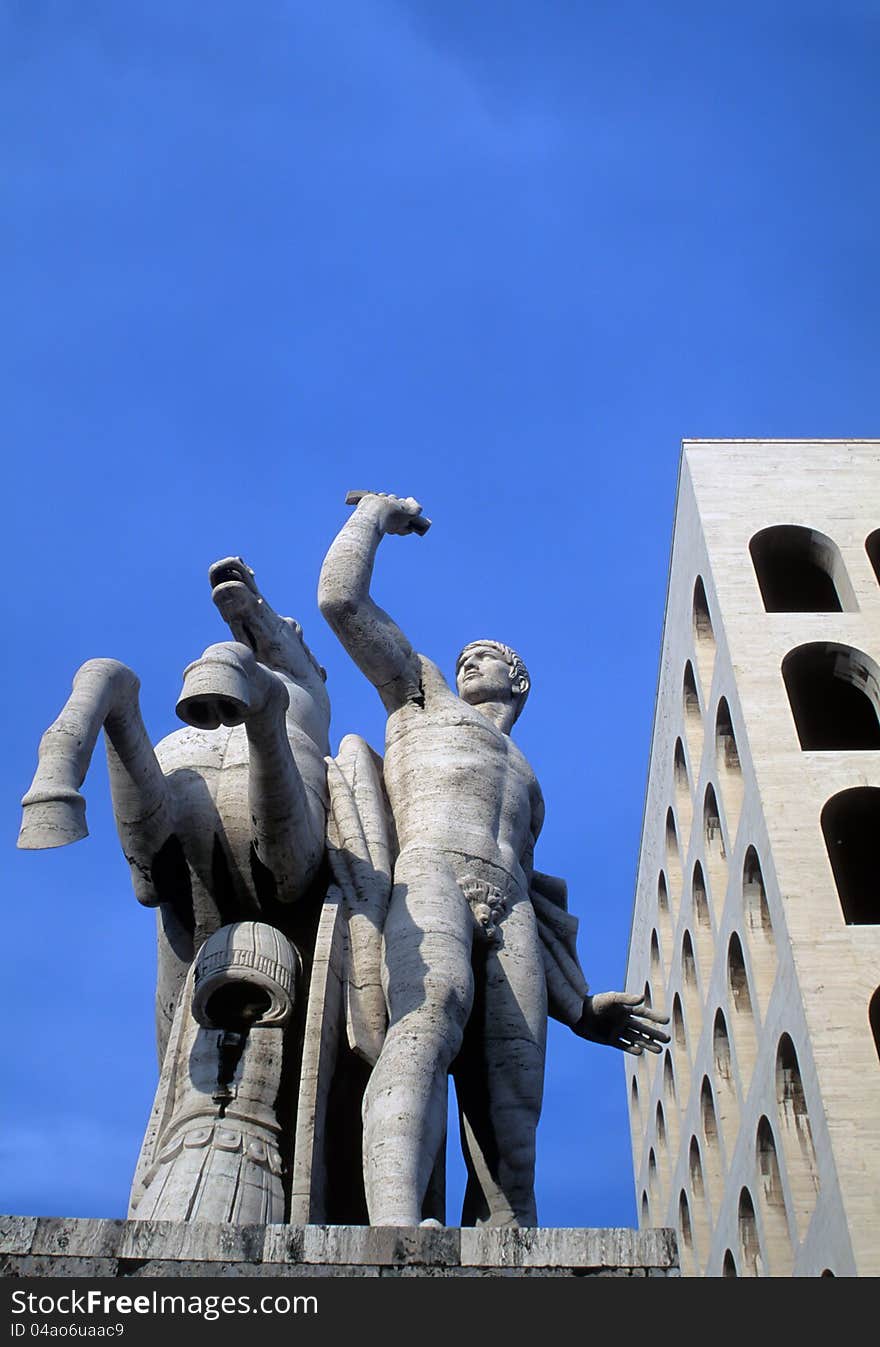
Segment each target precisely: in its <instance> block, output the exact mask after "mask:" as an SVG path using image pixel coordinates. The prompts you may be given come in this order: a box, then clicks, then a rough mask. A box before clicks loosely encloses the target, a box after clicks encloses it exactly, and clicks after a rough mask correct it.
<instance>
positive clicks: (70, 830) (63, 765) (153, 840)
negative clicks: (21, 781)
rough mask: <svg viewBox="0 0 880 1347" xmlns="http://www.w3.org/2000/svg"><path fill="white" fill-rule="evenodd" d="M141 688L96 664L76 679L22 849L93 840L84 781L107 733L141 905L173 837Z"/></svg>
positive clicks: (42, 754) (47, 747)
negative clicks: (140, 697) (143, 711)
mask: <svg viewBox="0 0 880 1347" xmlns="http://www.w3.org/2000/svg"><path fill="white" fill-rule="evenodd" d="M139 687H140V683H139V681H138V678H137V676H136V675H135V674H134V673H132V671H131V669H129V668H127V667H126V666H125V665H124V664H120V663H119V661H118V660H113V659H93V660H89V661H88V662H87V663H86V664H83V665H82V667H81V668H80V669H79V670H78V671H77V673H76V676H75V677H74V680H73V690H72V692H71V694H70V697H69V698H68V700H67V702H66V704H65V706H64V708H63V710H62V712H61V714H60V716H59V717H58V719H57V720H56V721H55V723H54V724H53V725H51V726H50V727H49V729H48V730H47V731H46V733H45V734H44V735H43V738H42V740H41V741H40V749H39V762H38V765H37V771H36V774H35V776H34V779H33V782H32V784H31V788H30V790H29V791H28V793H27V795H25V797H24V800H23V801H22V805H23V810H24V814H23V820H22V827H21V834H20V837H19V843H18V844H19V846H21V847H28V848H31V847H33V848H44V847H57V846H64V845H65V844H66V843H68V842H75V841H78V840H79V839H80V838H82V837H86V836H87V835H88V829H87V827H86V819H85V800H84V799H83V797H82V795H81V794H80V792H79V787H80V786H81V785H82V783H83V780H84V779H85V775H86V772H87V771H88V767H89V763H90V762H91V759H92V753H93V752H94V748H95V741H96V740H97V737H98V731H99V730H100V729H101V727H102V726H103V727H104V732H105V737H106V740H107V759H108V764H109V768H110V788H111V791H112V795H113V808H114V811H115V813H116V819H117V826H118V828H119V836H120V840H121V841H122V845H123V849H124V850H125V854H126V856H127V857H128V859H129V862H130V864H131V866H132V875H133V878H134V882H135V892H136V893H137V896H138V898H139V899H140V900H141V901H142V902H147V903H150V904H155V903H156V902H158V901H159V899H158V897H157V896H156V895H155V893H154V892H153V890H152V886H151V880H150V867H151V864H152V858H153V857H154V856H155V855H156V853H157V852H158V851H159V850H160V849H161V847H162V845H163V844H164V843H165V842H166V841H167V840H168V838H169V836H170V834H171V825H170V820H169V810H168V803H167V798H166V783H165V778H164V776H163V775H162V769H161V768H160V766H159V764H158V762H157V761H156V756H155V753H154V752H153V747H152V744H151V743H150V740H149V736H148V735H147V732H146V729H145V728H144V723H143V721H142V719H141V714H140V707H139V706H138V689H139Z"/></svg>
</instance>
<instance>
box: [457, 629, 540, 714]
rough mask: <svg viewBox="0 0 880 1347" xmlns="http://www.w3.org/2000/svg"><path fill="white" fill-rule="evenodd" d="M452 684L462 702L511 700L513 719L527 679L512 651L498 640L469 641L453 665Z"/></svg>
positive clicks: (520, 706)
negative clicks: (453, 676)
mask: <svg viewBox="0 0 880 1347" xmlns="http://www.w3.org/2000/svg"><path fill="white" fill-rule="evenodd" d="M455 682H456V686H457V688H458V695H459V697H461V699H462V701H465V702H469V703H470V705H471V706H477V705H479V703H480V702H496V701H511V702H512V703H513V707H514V717H513V718H514V720H516V719H517V718H518V717H519V715H520V713H521V712H522V709H523V707H524V706H525V704H526V697H528V695H529V688H530V687H531V685H532V684H531V679H530V678H529V671H528V669H527V668H526V666H525V664H524V663H523V661H522V660H521V659H520V657H519V655H518V654H517V653H516V651H515V650H511V648H510V646H509V645H502V644H501V642H500V641H471V642H470V643H469V644H468V645H466V646H465V647H464V649H463V650H462V651H461V653H460V655H459V657H458V659H457V660H456V662H455Z"/></svg>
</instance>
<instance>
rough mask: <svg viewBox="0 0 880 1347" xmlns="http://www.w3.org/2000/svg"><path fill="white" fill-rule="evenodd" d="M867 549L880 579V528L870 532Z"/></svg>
mask: <svg viewBox="0 0 880 1347" xmlns="http://www.w3.org/2000/svg"><path fill="white" fill-rule="evenodd" d="M865 551H866V552H867V554H868V557H869V559H870V562H871V565H872V566H873V567H874V574H875V575H876V577H877V579H878V581H880V529H875V530H874V532H873V533H869V534H868V536H867V538H866V539H865Z"/></svg>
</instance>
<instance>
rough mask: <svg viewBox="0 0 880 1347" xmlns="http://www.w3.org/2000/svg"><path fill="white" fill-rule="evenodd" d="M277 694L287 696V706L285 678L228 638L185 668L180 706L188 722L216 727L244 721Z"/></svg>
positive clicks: (181, 717) (238, 723)
mask: <svg viewBox="0 0 880 1347" xmlns="http://www.w3.org/2000/svg"><path fill="white" fill-rule="evenodd" d="M273 697H274V698H278V699H279V700H281V699H282V697H283V702H284V707H285V708H286V706H287V689H286V688H285V687H284V684H283V683H282V682H281V680H280V679H278V678H276V677H275V675H274V674H272V673H270V672H269V670H268V669H265V668H263V666H262V665H261V664H258V663H257V661H256V659H255V658H254V655H253V652H252V651H250V650H249V649H248V647H247V646H246V645H241V644H239V642H237V641H224V642H223V643H221V644H220V645H212V646H209V647H208V649H207V650H206V651H205V653H204V655H203V656H202V658H201V659H198V660H196V661H195V663H194V664H190V666H189V667H188V668H187V669H185V670H184V673H183V688H182V689H181V693H180V697H179V698H178V702H177V708H176V709H177V714H178V715H179V716H180V719H181V720H183V721H185V722H186V724H187V725H192V726H194V727H195V728H196V729H199V730H216V729H217V728H218V727H219V726H220V725H241V724H243V723H244V722H245V721H246V720H247V719H248V717H249V716H252V715H255V714H256V713H258V712H259V711H262V710H264V709H265V707H266V706H267V704H268V703H269V701H270V700H271V699H272V698H273Z"/></svg>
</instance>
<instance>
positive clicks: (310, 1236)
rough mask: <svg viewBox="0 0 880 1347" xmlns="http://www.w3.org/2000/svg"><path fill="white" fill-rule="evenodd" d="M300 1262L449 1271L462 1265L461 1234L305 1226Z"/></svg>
mask: <svg viewBox="0 0 880 1347" xmlns="http://www.w3.org/2000/svg"><path fill="white" fill-rule="evenodd" d="M303 1261H304V1262H307V1263H352V1264H356V1263H375V1264H376V1265H377V1266H386V1265H387V1266H402V1265H404V1264H408V1265H418V1266H427V1265H433V1264H440V1265H442V1266H444V1267H452V1266H455V1265H456V1264H458V1263H459V1262H460V1261H461V1259H460V1232H459V1230H458V1229H457V1228H455V1227H450V1228H448V1229H447V1228H442V1229H438V1228H433V1229H432V1228H420V1227H410V1228H407V1229H400V1228H395V1227H394V1226H356V1225H349V1226H345V1225H336V1226H327V1225H307V1226H306V1227H305V1235H304V1241H303Z"/></svg>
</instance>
